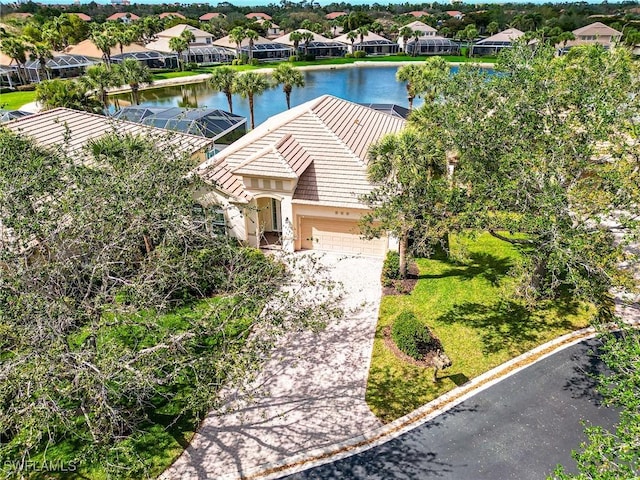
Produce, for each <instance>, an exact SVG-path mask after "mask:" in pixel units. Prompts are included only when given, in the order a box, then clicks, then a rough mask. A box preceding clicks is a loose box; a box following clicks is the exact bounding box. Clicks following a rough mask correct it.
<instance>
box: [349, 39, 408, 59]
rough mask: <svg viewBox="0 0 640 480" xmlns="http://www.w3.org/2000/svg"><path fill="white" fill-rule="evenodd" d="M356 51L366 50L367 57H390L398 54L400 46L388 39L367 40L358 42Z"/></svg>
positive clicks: (355, 47) (355, 45)
mask: <svg viewBox="0 0 640 480" xmlns="http://www.w3.org/2000/svg"><path fill="white" fill-rule="evenodd" d="M354 49H355V50H356V51H357V50H364V51H365V52H367V55H389V54H392V53H398V51H399V50H400V45H398V44H397V43H396V42H392V41H391V40H387V39H380V40H365V41H364V42H362V43H358V42H356V43H355V44H354Z"/></svg>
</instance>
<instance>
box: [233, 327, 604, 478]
mask: <svg viewBox="0 0 640 480" xmlns="http://www.w3.org/2000/svg"><path fill="white" fill-rule="evenodd" d="M595 336H596V329H595V328H593V327H588V328H584V329H581V330H577V331H575V332H572V333H569V334H566V335H563V336H561V337H558V338H556V339H554V340H551V341H550V342H547V343H544V344H542V345H540V346H538V347H536V348H534V349H532V350H529V351H528V352H525V353H523V354H522V355H519V356H517V357H515V358H513V359H511V360H509V361H507V362H505V363H503V364H501V365H498V366H497V367H495V368H493V369H491V370H489V371H487V372H485V373H483V374H482V375H479V376H478V377H475V378H474V379H472V380H470V381H468V382H467V383H465V384H464V385H460V386H459V387H456V388H454V389H453V390H451V391H449V392H447V393H445V394H444V395H441V396H440V397H438V398H436V399H435V400H432V401H431V402H429V403H427V404H425V405H423V406H422V407H420V408H418V409H416V410H414V411H413V412H411V413H409V414H407V415H405V416H403V417H400V418H398V419H397V420H395V421H393V422H391V423H388V424H386V425H384V426H382V427H380V428H378V429H375V430H371V431H368V432H364V433H363V434H361V435H357V436H355V437H352V438H350V439H348V440H345V441H343V442H340V443H336V444H333V445H331V446H328V447H323V448H318V449H314V450H310V451H308V452H305V453H303V454H298V455H295V456H292V457H290V458H289V459H287V460H286V461H283V462H275V463H267V464H264V465H261V466H260V467H257V468H254V469H252V470H249V471H248V472H246V474H244V475H242V476H241V477H238V476H236V475H234V476H224V477H222V478H223V479H224V480H231V479H237V478H242V479H244V480H254V479H255V480H258V479H260V480H270V479H275V478H281V477H283V476H286V475H291V474H294V473H297V472H301V471H303V470H307V469H309V468H313V467H317V466H320V465H324V464H326V463H330V462H334V461H336V460H339V459H341V458H345V457H349V456H351V455H355V454H357V453H360V452H362V451H365V450H368V449H370V448H373V447H375V446H378V445H381V444H383V443H386V442H388V441H390V440H393V439H394V438H396V437H398V436H400V435H402V434H404V433H406V432H408V431H409V430H412V429H414V428H416V427H418V426H420V425H422V424H424V423H426V422H428V421H429V420H432V419H433V418H435V417H437V416H438V415H441V414H442V413H445V412H446V411H448V410H450V409H451V408H453V407H455V406H456V405H458V404H459V403H462V402H463V401H465V400H467V399H468V398H470V397H472V396H474V395H476V394H477V393H479V392H481V391H482V390H484V389H486V388H489V387H491V386H492V385H495V384H496V383H498V382H500V381H502V380H504V379H505V378H508V377H510V376H511V375H513V374H515V373H517V372H519V371H520V370H523V369H525V368H527V367H529V366H530V365H533V364H534V363H537V362H539V361H540V360H543V359H545V358H547V357H549V356H551V355H553V354H554V353H556V352H559V351H560V350H563V349H565V348H568V347H570V346H572V345H575V344H576V343H579V342H581V341H583V340H586V339H589V338H593V337H595Z"/></svg>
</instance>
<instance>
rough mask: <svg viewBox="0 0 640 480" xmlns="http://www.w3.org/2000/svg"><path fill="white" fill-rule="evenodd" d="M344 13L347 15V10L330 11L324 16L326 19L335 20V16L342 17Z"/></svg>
mask: <svg viewBox="0 0 640 480" xmlns="http://www.w3.org/2000/svg"><path fill="white" fill-rule="evenodd" d="M345 15H348V13H347V12H331V13H327V14H326V15H325V16H324V18H326V19H327V20H335V19H336V18H339V17H344V16H345Z"/></svg>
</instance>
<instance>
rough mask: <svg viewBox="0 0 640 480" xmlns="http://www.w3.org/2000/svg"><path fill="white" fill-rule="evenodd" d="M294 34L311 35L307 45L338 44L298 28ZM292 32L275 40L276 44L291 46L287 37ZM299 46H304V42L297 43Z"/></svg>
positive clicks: (290, 41)
mask: <svg viewBox="0 0 640 480" xmlns="http://www.w3.org/2000/svg"><path fill="white" fill-rule="evenodd" d="M294 32H299V33H310V34H311V35H313V39H312V40H310V41H309V44H312V43H333V44H337V43H338V42H336V41H334V40H331V39H329V38H327V37H324V36H322V35H320V34H319V33H315V32H312V31H311V30H305V29H304V28H299V29H298V30H294ZM292 33H293V32H289V33H285V34H284V35H282V36H280V37H278V38H276V39H275V41H276V42H278V43H282V44H283V45H291V46H293V44H294V42H293V41H292V40H291V39H289V37H290V36H291V34H292ZM298 43H299V45H300V46H302V45H304V44H305V42H303V41H302V42H298Z"/></svg>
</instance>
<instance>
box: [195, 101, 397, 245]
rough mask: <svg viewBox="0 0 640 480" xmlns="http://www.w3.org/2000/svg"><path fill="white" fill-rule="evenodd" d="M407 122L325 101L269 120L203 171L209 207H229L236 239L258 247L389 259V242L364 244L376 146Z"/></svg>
mask: <svg viewBox="0 0 640 480" xmlns="http://www.w3.org/2000/svg"><path fill="white" fill-rule="evenodd" d="M404 125H405V120H404V119H403V118H399V117H398V116H392V115H388V114H386V113H382V112H379V111H376V110H374V109H371V108H368V107H365V106H362V105H358V104H355V103H352V102H348V101H346V100H342V99H340V98H336V97H332V96H329V95H324V96H322V97H319V98H316V99H315V100H311V101H309V102H307V103H304V104H302V105H299V106H297V107H294V108H292V109H291V110H287V111H285V112H283V113H280V114H278V115H275V116H273V117H271V118H269V119H268V120H267V121H266V122H264V123H263V124H261V125H260V126H258V127H257V128H256V129H255V130H253V131H251V132H249V133H248V134H247V135H245V136H244V137H242V138H241V139H240V140H238V141H237V142H235V143H234V144H232V145H230V146H229V147H228V148H226V149H224V150H223V151H222V152H220V153H218V154H217V155H216V156H214V157H213V158H211V159H210V160H208V161H206V162H204V163H203V164H202V165H200V166H199V167H198V168H197V169H196V172H197V173H198V174H199V175H200V176H201V178H202V179H203V180H204V181H205V182H206V183H208V184H209V186H210V188H209V189H206V190H203V191H201V192H200V196H199V201H200V202H201V203H203V204H204V205H205V206H207V205H209V204H218V205H222V206H223V208H224V210H225V219H226V222H227V223H226V225H227V230H228V232H229V234H230V235H232V236H234V237H236V238H238V239H240V240H242V241H244V242H247V243H248V244H250V245H253V246H256V247H257V246H265V245H267V244H270V245H277V246H279V247H280V248H282V249H283V250H285V251H294V250H321V251H333V252H340V253H356V254H365V255H373V256H377V257H382V256H384V255H385V253H386V252H387V250H388V249H389V248H390V247H391V248H395V245H393V242H392V244H391V245H390V241H389V238H387V237H382V238H379V239H373V240H365V239H363V238H362V237H361V234H360V230H359V227H358V221H359V220H360V218H361V217H362V215H363V214H365V213H366V212H368V208H367V206H366V205H364V204H363V203H362V201H361V196H362V195H364V194H367V193H369V192H371V190H372V188H373V187H372V185H371V183H370V182H369V180H368V177H367V163H368V156H367V155H368V153H367V152H368V150H369V146H370V145H371V144H372V143H374V142H377V141H378V140H380V138H382V136H384V135H386V134H388V133H397V132H399V131H400V130H402V128H404Z"/></svg>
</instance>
